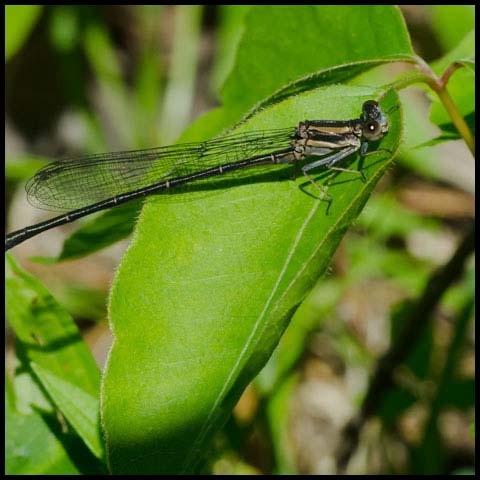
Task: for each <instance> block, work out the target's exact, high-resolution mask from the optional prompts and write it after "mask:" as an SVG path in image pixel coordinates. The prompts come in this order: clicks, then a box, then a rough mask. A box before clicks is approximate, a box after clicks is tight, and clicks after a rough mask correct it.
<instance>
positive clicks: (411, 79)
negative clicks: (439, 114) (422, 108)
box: [390, 57, 475, 156]
mask: <svg viewBox="0 0 480 480" xmlns="http://www.w3.org/2000/svg"><path fill="white" fill-rule="evenodd" d="M417 68H419V69H420V71H417V72H413V73H412V74H410V75H407V76H405V77H403V78H401V79H399V80H397V81H395V82H393V83H392V84H390V88H393V89H395V90H401V89H403V88H406V87H408V86H409V85H412V84H414V83H426V84H427V85H428V86H429V87H430V88H431V89H432V90H433V91H434V92H436V94H437V95H438V98H439V99H440V101H441V102H442V103H443V106H444V107H445V109H446V110H447V112H448V114H449V115H450V118H451V119H452V122H453V124H454V125H455V128H456V129H457V130H458V133H459V134H460V136H461V137H462V138H463V140H464V141H465V143H466V144H467V146H468V148H469V149H470V151H471V152H472V155H473V156H475V140H474V138H473V135H472V132H471V131H470V129H469V128H468V125H467V123H466V122H465V119H464V118H463V116H462V115H461V114H460V112H459V111H458V108H457V106H456V105H455V103H454V102H453V100H452V97H450V94H449V93H448V91H447V88H446V83H447V80H448V78H449V77H450V75H451V74H452V73H453V72H454V71H455V69H456V68H458V66H457V65H455V66H454V67H452V68H450V69H447V70H446V72H447V73H446V74H444V75H443V76H442V78H441V79H439V78H438V77H437V76H436V75H435V73H434V72H433V71H432V69H431V68H430V66H429V65H428V64H427V63H426V62H425V61H424V60H423V59H422V58H420V57H418V59H417Z"/></svg>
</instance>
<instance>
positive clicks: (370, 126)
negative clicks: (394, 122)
mask: <svg viewBox="0 0 480 480" xmlns="http://www.w3.org/2000/svg"><path fill="white" fill-rule="evenodd" d="M363 136H364V137H365V138H366V139H367V140H378V139H379V138H381V137H382V136H383V132H382V128H381V126H380V124H379V123H378V122H377V121H375V120H370V121H369V122H366V123H365V124H364V126H363Z"/></svg>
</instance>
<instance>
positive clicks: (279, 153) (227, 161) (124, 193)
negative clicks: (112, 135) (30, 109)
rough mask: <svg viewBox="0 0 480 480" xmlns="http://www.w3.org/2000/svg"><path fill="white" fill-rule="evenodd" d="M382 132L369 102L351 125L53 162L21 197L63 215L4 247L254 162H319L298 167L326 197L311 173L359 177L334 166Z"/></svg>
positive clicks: (302, 127) (303, 127)
mask: <svg viewBox="0 0 480 480" xmlns="http://www.w3.org/2000/svg"><path fill="white" fill-rule="evenodd" d="M387 131H388V120H387V117H386V116H385V115H384V113H383V112H382V110H381V108H380V106H379V105H378V103H377V102H376V101H375V100H368V101H366V102H365V103H364V104H363V107H362V115H361V116H360V118H358V119H354V120H311V121H309V120H306V121H304V122H300V123H299V124H298V126H297V127H292V128H286V129H280V130H269V131H257V132H251V133H244V134H236V135H227V136H224V137H220V138H216V139H213V140H209V141H206V142H200V143H186V144H179V145H171V146H166V147H159V148H151V149H147V150H132V151H124V152H111V153H103V154H99V155H91V156H87V157H82V158H78V159H71V160H59V161H56V162H53V163H51V164H50V165H47V166H46V167H44V168H42V169H41V170H39V171H38V172H37V173H36V175H35V176H34V177H33V178H32V179H31V180H30V181H29V182H28V183H27V186H26V190H27V197H28V200H29V202H30V203H31V204H32V205H34V206H38V207H40V208H44V209H49V210H56V211H62V210H63V211H67V213H65V214H63V215H60V216H57V217H54V218H52V219H50V220H46V221H44V222H41V223H37V224H35V225H31V226H28V227H25V228H22V229H21V230H17V231H15V232H12V233H9V234H7V235H6V237H5V250H8V249H10V248H12V247H14V246H15V245H18V244H19V243H21V242H23V241H25V240H27V239H29V238H31V237H34V236H35V235H38V234H39V233H41V232H44V231H45V230H49V229H51V228H54V227H58V226H60V225H63V224H66V223H69V222H73V221H74V220H77V219H78V218H81V217H84V216H86V215H90V214H91V213H94V212H98V211H100V210H105V209H108V208H111V207H114V206H116V205H120V204H122V203H125V202H128V201H130V200H133V199H136V198H139V197H145V196H147V195H152V194H159V193H167V192H170V191H171V190H172V189H177V188H178V187H180V186H182V185H186V184H191V183H198V182H201V181H204V180H205V179H208V178H210V177H214V176H219V175H227V174H229V173H232V172H235V171H239V170H243V169H248V168H253V167H257V166H260V165H278V164H287V163H291V164H297V163H299V162H300V161H302V160H304V159H305V158H307V157H310V156H318V157H321V158H320V159H318V160H315V161H313V162H311V163H306V164H305V165H303V167H302V171H303V174H304V175H305V176H306V177H307V178H308V180H310V182H312V183H313V184H314V185H315V186H316V187H317V188H318V189H319V190H320V192H321V193H322V198H324V197H325V196H326V192H325V191H324V190H323V189H322V188H321V187H320V185H318V184H317V183H316V182H315V181H314V180H313V178H312V177H311V176H310V173H309V172H310V171H311V170H312V169H314V168H317V167H320V166H325V167H328V168H330V169H334V170H342V171H352V172H355V173H360V174H361V175H363V174H362V173H361V172H358V171H356V170H348V169H346V168H340V167H335V166H334V165H335V164H336V163H338V162H339V161H340V160H342V159H343V158H345V157H348V156H349V155H351V154H353V153H354V152H356V151H358V150H360V155H362V156H366V155H370V154H372V153H377V152H381V151H389V150H386V149H380V150H375V151H372V152H367V150H368V145H369V142H372V141H377V140H380V139H381V138H382V137H383V136H384V135H385V134H386V133H387ZM329 201H330V199H329Z"/></svg>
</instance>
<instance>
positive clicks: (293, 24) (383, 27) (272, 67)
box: [57, 5, 413, 260]
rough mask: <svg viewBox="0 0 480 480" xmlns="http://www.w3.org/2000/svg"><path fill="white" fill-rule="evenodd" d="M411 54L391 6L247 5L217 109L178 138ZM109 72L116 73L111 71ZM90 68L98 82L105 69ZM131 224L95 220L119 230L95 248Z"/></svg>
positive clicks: (124, 219) (79, 251)
mask: <svg viewBox="0 0 480 480" xmlns="http://www.w3.org/2000/svg"><path fill="white" fill-rule="evenodd" d="M232 8H240V7H232ZM97 33H98V32H97ZM96 36H99V35H96ZM96 36H94V35H90V37H93V38H96ZM90 37H88V38H90ZM99 37H100V39H101V41H100V40H97V41H96V42H93V40H92V41H91V42H90V44H91V45H92V47H91V48H90V50H89V51H91V56H92V62H93V59H95V62H94V63H95V65H102V63H101V57H100V53H101V52H102V51H103V50H105V49H104V48H103V46H104V44H106V43H105V40H104V38H103V36H99ZM98 45H101V46H102V48H100V49H99V48H98ZM107 52H110V49H107ZM94 54H95V55H94ZM412 55H413V51H412V47H411V44H410V39H409V36H408V32H407V29H406V26H405V22H404V20H403V17H402V15H401V13H400V11H399V10H398V8H396V7H393V6H368V7H365V6H361V7H360V6H334V7H329V6H315V5H301V6H298V5H297V6H269V5H263V6H253V7H251V8H250V10H249V12H248V14H247V18H246V20H245V25H244V29H243V36H242V39H241V40H240V43H239V45H238V48H237V56H236V59H235V64H234V66H233V68H232V70H231V72H230V75H229V76H228V78H227V81H226V83H225V86H224V88H223V91H222V102H223V106H222V107H221V108H217V109H215V110H213V111H211V112H208V113H207V114H206V115H204V116H203V117H202V118H201V119H200V120H199V121H197V122H195V123H194V124H193V125H192V126H191V128H189V129H188V131H187V132H186V134H185V135H183V137H182V140H184V141H187V140H188V141H191V140H205V139H208V138H211V137H212V136H215V135H218V134H219V133H220V132H221V131H222V130H223V129H225V128H226V127H229V126H231V125H233V124H234V123H235V122H237V121H239V120H240V119H241V118H242V117H244V116H245V112H247V111H249V110H250V115H252V114H254V113H255V112H256V111H257V110H258V109H259V108H265V107H267V106H268V105H270V104H272V103H276V102H278V101H280V100H282V99H285V98H288V97H289V96H291V95H298V94H299V93H301V92H304V91H308V90H311V89H313V88H317V87H321V86H325V85H332V84H336V83H341V82H345V81H346V80H348V79H350V78H352V77H354V76H355V75H358V74H359V73H361V72H363V71H366V70H368V69H371V68H373V67H375V66H376V65H379V64H382V63H386V62H393V61H401V60H403V61H411V60H412ZM97 57H98V58H97ZM107 57H108V58H107V62H106V64H107V65H110V64H112V63H113V62H112V59H111V53H109V55H108V56H107ZM110 69H113V71H114V72H115V71H116V69H114V68H113V67H110ZM97 70H98V77H99V79H102V78H103V76H105V75H103V74H102V72H103V71H104V70H106V69H105V67H102V68H99V67H98V68H97ZM107 70H108V69H107ZM272 73H273V74H272ZM117 76H118V74H116V75H115V76H113V77H114V78H115V79H116V78H117ZM108 78H109V77H108V76H107V79H108ZM116 83H118V81H116V82H115V84H113V86H112V88H111V89H110V90H112V91H114V92H115V91H116V90H117V89H116V88H114V87H115V85H116ZM260 102H261V103H260ZM118 117H119V118H126V116H123V117H122V116H121V115H118ZM131 219H132V214H131V213H130V212H128V211H124V214H123V215H118V216H108V217H107V218H105V219H103V218H99V219H97V220H96V221H95V225H94V227H93V228H94V230H96V231H100V230H102V226H101V223H102V222H103V221H105V223H108V225H106V227H105V228H104V229H103V230H107V229H109V230H110V231H112V232H115V231H116V230H118V231H120V232H122V233H121V234H120V235H112V236H110V235H106V236H105V240H104V241H102V242H101V243H100V244H99V246H100V248H103V247H105V246H107V245H109V244H111V243H113V242H114V241H117V240H119V239H120V238H121V237H123V236H126V235H128V234H129V233H130V225H132V221H131ZM112 220H114V222H116V223H115V225H112ZM74 235H75V234H74ZM77 240H79V242H77ZM85 240H87V241H96V240H95V239H94V236H90V238H87V237H86V236H84V235H83V232H82V234H81V235H80V236H79V237H78V238H72V244H73V245H74V247H75V248H74V249H71V248H70V245H69V246H68V248H67V247H65V249H64V251H65V252H66V253H67V255H66V256H65V255H64V253H62V254H61V255H60V257H58V259H57V260H63V259H65V258H70V257H71V255H70V253H73V254H74V256H79V255H85V254H87V253H89V252H90V251H92V250H94V249H98V246H94V247H91V248H89V247H88V245H87V244H86V243H85V242H84V241H85ZM82 243H83V245H82ZM77 247H80V248H77Z"/></svg>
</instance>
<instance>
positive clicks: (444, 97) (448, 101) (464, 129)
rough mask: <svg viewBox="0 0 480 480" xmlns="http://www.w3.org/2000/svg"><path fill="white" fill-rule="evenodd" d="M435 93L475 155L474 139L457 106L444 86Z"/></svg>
mask: <svg viewBox="0 0 480 480" xmlns="http://www.w3.org/2000/svg"><path fill="white" fill-rule="evenodd" d="M437 95H438V97H439V98H440V100H441V101H442V103H443V106H444V107H445V109H446V110H447V112H448V114H449V115H450V118H451V119H452V121H453V124H454V125H455V127H456V129H457V130H458V133H459V134H460V136H461V137H462V138H463V140H464V141H465V143H466V144H467V146H468V148H469V149H470V151H471V152H472V155H473V156H475V140H474V139H473V135H472V132H470V129H469V128H468V125H467V123H466V122H465V119H464V118H463V116H462V115H461V114H460V112H459V111H458V109H457V106H456V105H455V103H454V102H453V100H452V97H451V96H450V94H449V93H448V91H447V89H446V88H441V89H439V90H437Z"/></svg>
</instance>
